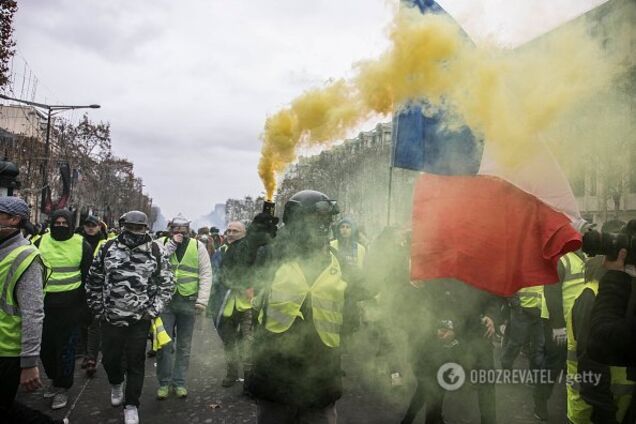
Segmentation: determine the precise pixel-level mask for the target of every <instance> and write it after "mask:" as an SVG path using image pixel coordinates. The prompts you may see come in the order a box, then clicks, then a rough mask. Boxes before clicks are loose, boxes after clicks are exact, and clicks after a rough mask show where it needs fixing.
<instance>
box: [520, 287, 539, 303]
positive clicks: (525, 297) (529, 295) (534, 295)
mask: <svg viewBox="0 0 636 424" xmlns="http://www.w3.org/2000/svg"><path fill="white" fill-rule="evenodd" d="M517 295H518V296H519V304H520V305H521V307H522V308H541V301H542V300H543V286H531V287H524V288H522V289H521V290H519V291H518V292H517Z"/></svg>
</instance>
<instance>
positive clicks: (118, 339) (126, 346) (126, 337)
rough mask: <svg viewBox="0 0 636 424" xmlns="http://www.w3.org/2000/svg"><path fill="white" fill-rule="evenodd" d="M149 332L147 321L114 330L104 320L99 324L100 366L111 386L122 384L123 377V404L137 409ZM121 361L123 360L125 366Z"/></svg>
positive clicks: (142, 383) (142, 381) (142, 382)
mask: <svg viewBox="0 0 636 424" xmlns="http://www.w3.org/2000/svg"><path fill="white" fill-rule="evenodd" d="M149 330H150V321H149V320H141V321H136V322H133V323H131V324H130V325H129V326H128V327H116V326H114V325H111V324H110V323H108V322H105V321H103V322H102V323H101V331H102V364H104V369H105V370H106V374H107V375H108V382H109V383H110V384H121V383H123V382H124V373H125V374H126V393H125V395H126V399H125V405H134V406H139V397H140V396H141V390H142V388H143V385H144V371H145V366H146V340H147V338H148V331H149ZM122 360H125V365H123V364H122Z"/></svg>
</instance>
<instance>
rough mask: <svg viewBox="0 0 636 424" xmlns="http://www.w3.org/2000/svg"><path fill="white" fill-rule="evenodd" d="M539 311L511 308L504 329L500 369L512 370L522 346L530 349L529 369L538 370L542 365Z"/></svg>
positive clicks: (542, 341)
mask: <svg viewBox="0 0 636 424" xmlns="http://www.w3.org/2000/svg"><path fill="white" fill-rule="evenodd" d="M540 313H541V311H539V310H538V309H537V308H522V307H521V306H513V307H512V308H511V311H510V323H509V324H508V327H507V328H506V334H505V335H504V340H503V349H502V352H501V367H502V368H504V369H512V365H513V363H514V361H515V359H517V356H519V352H521V349H522V348H523V347H524V346H528V347H529V349H530V354H529V359H530V369H532V370H535V369H540V368H541V366H542V365H543V359H544V357H543V353H544V344H545V339H544V334H543V322H542V321H543V320H542V319H541V317H540Z"/></svg>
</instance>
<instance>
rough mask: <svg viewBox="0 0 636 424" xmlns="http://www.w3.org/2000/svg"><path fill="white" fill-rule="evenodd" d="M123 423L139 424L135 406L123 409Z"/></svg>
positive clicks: (127, 406)
mask: <svg viewBox="0 0 636 424" xmlns="http://www.w3.org/2000/svg"><path fill="white" fill-rule="evenodd" d="M124 423H125V424H139V414H138V413H137V407H136V406H134V405H126V407H125V408H124Z"/></svg>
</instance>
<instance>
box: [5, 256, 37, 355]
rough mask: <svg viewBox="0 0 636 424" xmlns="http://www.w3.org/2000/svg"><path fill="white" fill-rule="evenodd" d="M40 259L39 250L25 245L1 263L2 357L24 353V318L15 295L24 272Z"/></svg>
mask: <svg viewBox="0 0 636 424" xmlns="http://www.w3.org/2000/svg"><path fill="white" fill-rule="evenodd" d="M38 257H40V251H38V249H36V248H35V247H34V246H32V245H24V246H19V247H16V248H15V249H13V250H12V251H11V252H9V253H8V254H7V256H5V257H4V259H2V261H0V357H7V356H8V357H17V356H20V353H21V351H22V318H21V317H20V313H19V307H18V305H17V302H16V299H15V298H14V297H13V294H14V292H15V285H16V283H17V282H18V280H20V277H22V274H24V271H26V270H27V268H28V267H29V266H30V265H31V264H32V263H33V261H34V260H35V259H36V258H38Z"/></svg>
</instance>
